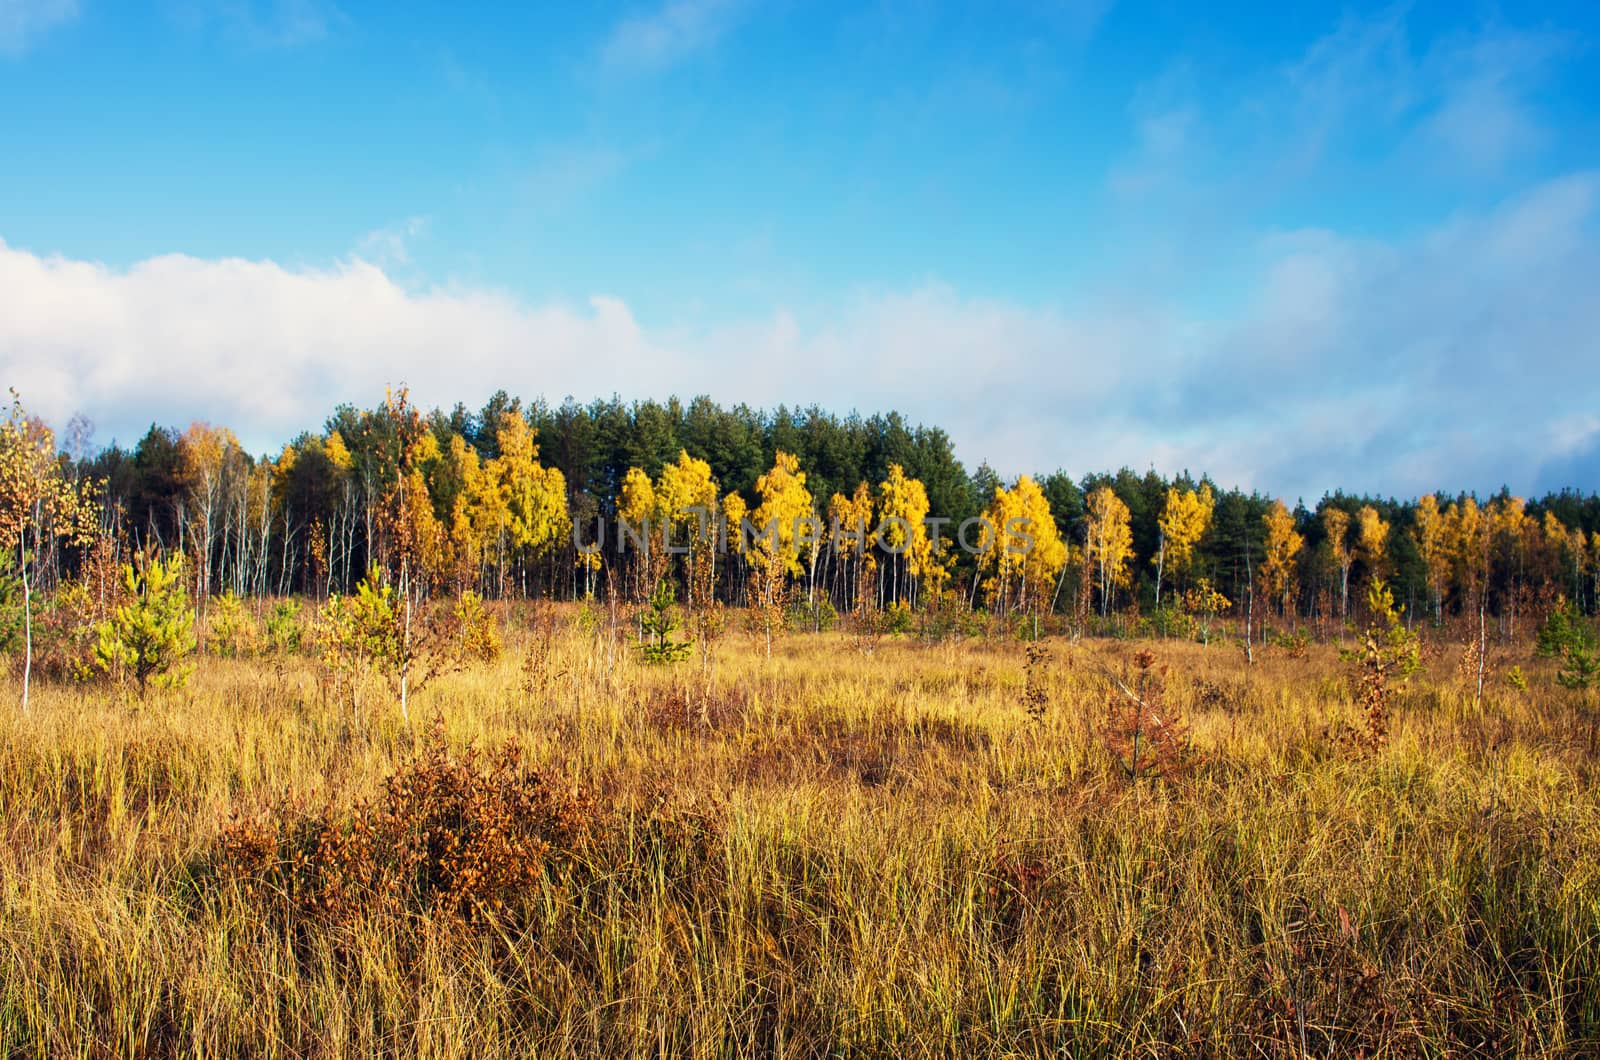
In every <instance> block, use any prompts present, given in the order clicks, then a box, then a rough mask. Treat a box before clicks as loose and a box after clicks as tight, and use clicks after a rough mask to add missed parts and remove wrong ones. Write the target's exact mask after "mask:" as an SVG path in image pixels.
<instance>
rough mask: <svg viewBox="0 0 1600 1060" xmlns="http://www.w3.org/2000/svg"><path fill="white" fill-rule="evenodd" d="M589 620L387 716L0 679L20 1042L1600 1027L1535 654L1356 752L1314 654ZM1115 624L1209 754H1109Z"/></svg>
mask: <svg viewBox="0 0 1600 1060" xmlns="http://www.w3.org/2000/svg"><path fill="white" fill-rule="evenodd" d="M576 616H577V612H576V609H575V608H561V609H552V610H545V611H538V610H535V609H534V608H533V607H532V606H531V605H530V606H527V607H526V608H525V609H523V610H520V611H518V612H516V613H515V614H513V615H511V616H510V618H511V621H510V622H509V623H508V628H507V630H506V651H505V653H504V655H503V656H502V658H501V659H500V660H499V661H497V662H495V663H492V664H482V665H480V666H478V667H476V668H472V669H469V670H467V671H464V672H461V673H457V674H453V675H450V676H448V677H445V678H441V679H440V680H439V681H438V682H436V683H435V684H434V685H433V686H431V687H430V688H428V689H427V690H426V691H425V692H424V693H423V694H421V695H420V696H417V697H415V698H414V700H413V702H412V704H411V714H412V718H411V721H410V722H409V723H406V722H403V721H402V719H401V716H400V712H399V709H398V707H397V705H396V704H395V703H394V701H393V699H392V698H391V697H390V696H389V695H388V693H387V692H386V690H385V689H384V686H382V685H381V684H379V683H373V684H372V685H370V686H369V687H365V688H363V689H360V690H359V695H357V696H356V697H354V701H352V696H351V695H350V690H349V689H348V688H345V689H336V688H334V687H333V686H331V685H329V684H327V683H326V682H325V681H323V680H322V679H321V678H320V676H319V671H318V668H317V666H316V664H315V662H314V660H312V659H310V658H309V657H301V656H291V657H287V658H282V657H265V658H262V657H258V658H251V659H220V658H214V657H207V658H204V659H201V660H200V662H199V666H198V670H197V672H196V674H195V676H194V678H193V679H192V680H191V681H190V683H189V684H188V686H187V687H185V688H182V689H179V690H175V691H156V690H152V691H151V692H150V694H149V695H148V697H146V698H144V699H143V700H141V699H139V698H138V697H136V696H133V695H132V694H131V693H128V692H123V691H118V690H116V689H115V688H110V687H106V686H103V685H102V686H88V687H71V686H62V685H55V686H43V687H36V689H35V694H34V701H33V704H32V706H31V708H30V710H29V712H28V713H27V714H26V715H24V714H22V713H21V711H20V709H19V706H18V695H17V694H16V688H15V686H14V685H5V686H0V703H3V704H4V705H3V706H0V833H3V842H0V969H3V982H0V1049H3V1050H4V1051H5V1052H6V1053H7V1054H9V1055H13V1056H38V1057H70V1056H82V1057H108V1056H200V1055H204V1056H232V1055H238V1056H275V1057H333V1056H346V1057H358V1056H359V1057H365V1056H375V1055H380V1056H408V1057H409V1056H473V1057H494V1056H508V1057H509V1056H517V1057H523V1056H552V1057H559V1056H611V1057H623V1056H695V1057H712V1056H785V1057H791V1056H792V1057H799V1056H823V1055H829V1056H833V1055H838V1056H885V1057H887V1056H894V1057H901V1056H935V1055H938V1056H943V1055H962V1056H1044V1055H1051V1056H1061V1055H1065V1056H1117V1057H1125V1056H1241V1057H1243V1056H1296V1057H1298V1056H1318V1057H1322V1056H1334V1057H1353V1056H1368V1057H1379V1056H1396V1057H1401V1056H1406V1057H1409V1056H1486V1057H1487V1056H1583V1055H1594V1053H1595V1051H1596V1050H1600V780H1597V775H1596V762H1597V761H1600V759H1597V757H1596V754H1595V747H1594V743H1593V725H1594V721H1595V718H1596V710H1597V702H1596V698H1595V693H1594V692H1593V691H1590V692H1588V693H1576V692H1571V691H1568V690H1566V689H1563V688H1560V687H1558V686H1557V685H1556V683H1555V682H1554V680H1553V679H1552V675H1551V673H1550V672H1549V670H1548V668H1547V664H1544V663H1540V662H1537V661H1535V660H1534V659H1533V658H1532V652H1531V649H1528V650H1516V651H1513V650H1511V649H1503V650H1502V656H1503V657H1497V659H1496V666H1495V667H1494V672H1493V674H1492V677H1491V680H1490V682H1489V687H1488V691H1487V693H1486V695H1485V698H1484V701H1483V703H1482V704H1481V706H1475V705H1474V697H1473V696H1472V694H1471V692H1470V690H1468V689H1467V687H1466V686H1465V685H1464V684H1462V683H1461V682H1460V680H1459V679H1458V678H1457V677H1456V660H1455V655H1454V652H1453V651H1452V650H1451V649H1450V648H1448V647H1444V648H1443V649H1435V650H1432V651H1430V652H1428V653H1426V654H1425V661H1426V665H1425V668H1424V670H1423V671H1422V672H1420V673H1418V674H1416V675H1415V676H1413V677H1412V678H1411V679H1410V680H1409V681H1408V682H1405V683H1403V684H1402V683H1401V682H1399V681H1398V680H1395V681H1393V682H1392V683H1391V690H1390V696H1389V701H1388V715H1389V733H1388V739H1387V742H1386V743H1385V744H1384V745H1383V746H1382V747H1381V748H1379V749H1378V750H1376V751H1370V750H1365V749H1363V747H1362V746H1361V745H1360V743H1359V741H1353V740H1352V739H1351V738H1350V734H1351V733H1352V732H1359V731H1361V730H1362V726H1363V724H1364V721H1363V714H1362V710H1363V708H1362V707H1361V706H1360V704H1359V690H1358V689H1357V688H1356V686H1355V685H1354V684H1353V682H1352V676H1351V674H1352V667H1351V664H1350V663H1348V662H1346V661H1344V660H1341V658H1340V657H1339V654H1338V647H1337V645H1332V644H1313V645H1311V646H1310V648H1309V650H1307V651H1304V652H1303V653H1302V654H1301V655H1300V656H1299V657H1296V655H1294V654H1293V653H1291V652H1290V651H1287V650H1284V649H1281V648H1261V647H1258V648H1257V650H1256V653H1255V659H1254V662H1253V664H1251V665H1247V663H1246V660H1245V658H1244V655H1243V653H1242V651H1241V650H1240V649H1239V648H1238V646H1237V645H1234V644H1222V643H1213V644H1212V645H1210V646H1202V645H1198V644H1189V643H1180V642H1168V641H1161V642H1145V643H1135V642H1129V641H1116V640H1096V641H1083V642H1080V643H1076V644H1074V643H1071V642H1069V641H1067V640H1065V639H1050V638H1047V639H1046V640H1045V641H1043V642H1042V647H1043V649H1044V650H1043V652H1042V653H1039V652H1037V651H1036V652H1035V655H1034V657H1033V660H1032V663H1031V665H1030V661H1029V655H1028V648H1029V645H1027V644H1024V643H1021V642H1015V641H999V640H982V639H966V640H950V641H944V642H928V641H922V640H918V639H914V638H908V637H898V638H897V637H889V638H885V639H883V640H882V641H881V642H878V643H875V644H873V643H869V642H865V641H861V640H858V639H857V638H853V637H852V636H850V635H849V634H846V633H825V634H803V635H802V634H797V635H792V636H788V637H784V638H780V639H778V640H777V641H776V642H775V643H774V646H773V649H772V655H771V657H770V658H769V657H767V655H766V652H765V644H764V642H758V641H756V640H755V639H754V638H751V637H748V636H746V635H744V634H743V633H739V632H735V631H730V632H728V633H727V634H726V635H724V636H723V637H722V638H721V639H720V640H719V641H717V642H716V645H715V647H714V648H713V649H712V650H711V652H710V653H709V655H706V654H701V653H700V652H698V651H697V652H696V654H695V655H694V656H693V657H692V658H691V659H689V660H687V661H684V662H681V663H678V664H676V665H669V666H648V665H646V664H644V663H642V662H641V661H640V660H639V658H638V655H637V652H636V651H635V650H633V649H632V647H631V646H630V642H629V640H628V639H627V637H626V636H625V635H624V634H623V633H621V632H618V631H613V630H608V629H607V628H606V626H605V625H604V624H603V623H600V624H595V623H580V622H579V621H577V618H576ZM869 649H870V652H869ZM1142 649H1148V650H1150V651H1152V652H1153V653H1154V655H1155V657H1156V668H1158V669H1159V668H1163V667H1164V668H1165V676H1164V679H1162V684H1163V686H1164V688H1163V689H1162V690H1161V692H1160V693H1159V695H1160V697H1161V698H1162V699H1163V701H1164V703H1165V708H1164V709H1167V710H1171V709H1173V708H1176V709H1177V710H1179V711H1181V713H1182V714H1183V716H1184V717H1185V719H1186V720H1187V723H1188V726H1189V730H1190V733H1191V735H1192V748H1193V751H1194V758H1193V760H1192V761H1174V762H1172V763H1168V764H1169V765H1170V767H1171V768H1170V775H1169V776H1166V777H1156V776H1145V777H1141V778H1138V779H1130V777H1129V776H1128V775H1127V771H1126V769H1125V767H1124V765H1123V764H1121V763H1120V761H1119V759H1118V757H1117V756H1116V755H1115V754H1114V753H1113V752H1112V750H1110V749H1109V743H1108V740H1109V739H1112V738H1114V731H1113V730H1114V729H1115V723H1114V720H1113V718H1114V711H1113V710H1112V705H1113V703H1114V701H1115V700H1116V698H1117V693H1116V692H1115V686H1114V683H1113V681H1112V678H1113V677H1116V678H1124V676H1125V675H1127V676H1126V679H1127V680H1130V681H1131V680H1133V679H1134V678H1133V677H1132V676H1131V675H1133V674H1134V672H1135V670H1136V668H1137V665H1136V663H1135V661H1134V660H1135V655H1136V653H1137V652H1139V651H1140V650H1142ZM1512 663H1519V664H1520V665H1521V666H1522V668H1523V670H1524V671H1525V672H1526V673H1527V675H1528V686H1529V687H1528V688H1527V690H1525V691H1524V690H1519V689H1517V688H1514V687H1512V685H1511V684H1510V683H1508V682H1507V681H1506V680H1505V678H1504V673H1503V672H1504V670H1505V669H1506V668H1508V667H1509V665H1510V664H1512ZM1585 697H1587V698H1585ZM1030 708H1032V709H1031V710H1030Z"/></svg>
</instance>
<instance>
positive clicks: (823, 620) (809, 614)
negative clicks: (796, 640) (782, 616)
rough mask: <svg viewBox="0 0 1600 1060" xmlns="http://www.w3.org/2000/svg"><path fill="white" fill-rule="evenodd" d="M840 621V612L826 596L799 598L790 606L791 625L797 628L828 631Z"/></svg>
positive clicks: (816, 631) (815, 631)
mask: <svg viewBox="0 0 1600 1060" xmlns="http://www.w3.org/2000/svg"><path fill="white" fill-rule="evenodd" d="M838 621H839V612H838V611H836V610H834V606H833V602H832V601H831V600H829V599H828V598H827V597H826V596H818V597H817V599H816V600H815V601H806V600H797V601H796V602H795V603H794V604H792V605H791V606H790V608H789V615H788V622H789V625H790V626H792V627H794V628H797V629H809V630H811V631H812V632H813V633H826V632H828V630H830V629H832V628H833V627H834V625H835V623H837V622H838Z"/></svg>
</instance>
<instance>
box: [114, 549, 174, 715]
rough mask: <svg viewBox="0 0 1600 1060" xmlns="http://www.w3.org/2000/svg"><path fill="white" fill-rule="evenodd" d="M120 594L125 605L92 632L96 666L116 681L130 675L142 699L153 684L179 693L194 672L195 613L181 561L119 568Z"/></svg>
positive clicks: (150, 559)
mask: <svg viewBox="0 0 1600 1060" xmlns="http://www.w3.org/2000/svg"><path fill="white" fill-rule="evenodd" d="M122 588H123V591H124V593H125V594H126V596H127V597H128V600H129V602H128V603H125V604H123V605H121V606H120V607H118V608H117V609H116V610H114V611H113V612H112V613H111V617H110V618H109V619H107V620H106V621H104V622H102V623H100V625H99V626H97V627H96V628H95V635H96V641H95V662H96V664H97V665H98V666H99V667H100V669H101V670H103V671H105V672H106V673H109V674H112V675H113V676H116V677H118V678H119V679H120V678H122V677H125V676H127V675H130V674H131V675H132V676H133V679H134V680H135V681H137V682H138V685H139V694H140V695H141V696H142V695H144V693H145V690H146V689H147V688H148V687H149V685H151V684H152V683H153V684H155V685H156V686H157V687H160V688H178V687H180V686H182V685H183V684H184V682H186V681H187V680H188V679H189V675H190V674H191V673H193V672H194V667H193V666H191V665H185V664H183V660H184V659H186V658H187V657H188V656H189V655H191V654H192V653H193V652H194V649H195V636H194V610H193V609H192V608H191V607H190V606H189V594H188V592H187V590H186V589H185V587H184V583H183V557H182V556H174V557H173V558H172V559H171V560H168V561H167V562H165V563H163V562H162V561H161V560H160V559H158V558H156V557H155V556H153V555H148V554H147V555H144V556H141V557H140V558H139V561H138V564H137V566H134V565H129V564H123V567H122Z"/></svg>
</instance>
